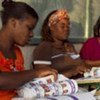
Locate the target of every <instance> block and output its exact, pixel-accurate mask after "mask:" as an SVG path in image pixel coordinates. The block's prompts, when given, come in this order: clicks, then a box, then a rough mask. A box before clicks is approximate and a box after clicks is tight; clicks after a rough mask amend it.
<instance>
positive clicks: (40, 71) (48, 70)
mask: <svg viewBox="0 0 100 100" xmlns="http://www.w3.org/2000/svg"><path fill="white" fill-rule="evenodd" d="M48 75H53V76H54V80H55V81H56V80H57V78H58V72H57V70H55V69H52V68H50V67H48V68H40V69H36V70H35V76H36V77H38V78H40V77H45V76H48Z"/></svg>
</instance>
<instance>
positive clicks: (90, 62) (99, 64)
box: [85, 60, 100, 67]
mask: <svg viewBox="0 0 100 100" xmlns="http://www.w3.org/2000/svg"><path fill="white" fill-rule="evenodd" d="M85 63H86V64H87V65H90V66H91V67H100V60H85Z"/></svg>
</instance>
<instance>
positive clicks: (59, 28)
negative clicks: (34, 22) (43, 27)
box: [50, 18, 70, 41]
mask: <svg viewBox="0 0 100 100" xmlns="http://www.w3.org/2000/svg"><path fill="white" fill-rule="evenodd" d="M69 24H70V22H69V18H67V19H62V20H60V21H58V22H57V23H56V24H54V25H52V26H51V28H50V29H51V35H52V37H53V39H54V40H55V39H57V40H61V41H62V40H65V39H67V38H68V36H69Z"/></svg>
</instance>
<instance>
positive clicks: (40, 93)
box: [17, 75, 78, 98]
mask: <svg viewBox="0 0 100 100" xmlns="http://www.w3.org/2000/svg"><path fill="white" fill-rule="evenodd" d="M77 91H78V84H77V82H76V81H75V80H72V79H68V78H66V77H65V76H63V75H58V80H57V81H56V82H54V79H53V76H52V75H51V76H47V77H44V78H37V79H35V80H33V81H30V82H28V83H27V84H25V85H24V86H23V87H21V88H20V89H19V90H18V91H17V93H18V95H19V96H20V97H23V98H33V97H38V98H40V97H51V96H61V95H68V94H73V93H76V92H77Z"/></svg>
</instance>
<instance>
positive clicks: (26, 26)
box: [13, 16, 37, 46]
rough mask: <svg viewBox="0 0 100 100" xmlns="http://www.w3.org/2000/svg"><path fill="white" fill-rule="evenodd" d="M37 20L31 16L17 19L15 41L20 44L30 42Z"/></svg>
mask: <svg viewBox="0 0 100 100" xmlns="http://www.w3.org/2000/svg"><path fill="white" fill-rule="evenodd" d="M36 23H37V20H36V19H35V18H33V17H31V16H29V17H28V18H26V19H24V20H17V21H16V26H15V29H14V32H13V33H14V42H15V43H16V44H18V45H20V46H24V45H25V44H27V43H28V41H29V40H30V38H31V37H32V36H33V29H34V27H35V26H36Z"/></svg>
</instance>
